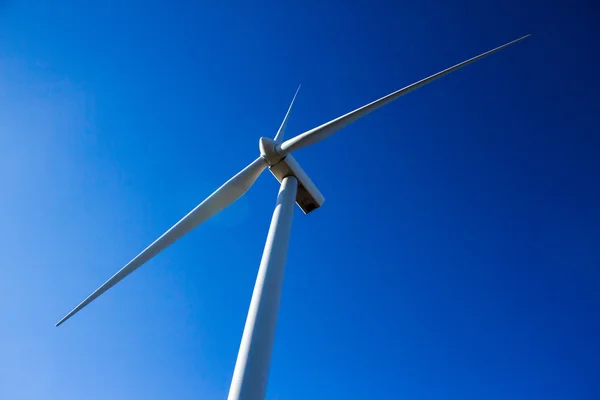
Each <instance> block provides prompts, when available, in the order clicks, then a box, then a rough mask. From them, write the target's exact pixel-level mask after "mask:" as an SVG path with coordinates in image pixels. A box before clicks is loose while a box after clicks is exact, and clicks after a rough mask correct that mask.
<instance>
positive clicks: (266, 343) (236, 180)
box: [56, 35, 530, 400]
mask: <svg viewBox="0 0 600 400" xmlns="http://www.w3.org/2000/svg"><path fill="white" fill-rule="evenodd" d="M529 36H530V35H526V36H523V37H521V38H519V39H516V40H513V41H512V42H509V43H506V44H504V45H502V46H500V47H497V48H495V49H492V50H490V51H487V52H485V53H483V54H480V55H478V56H476V57H473V58H471V59H469V60H466V61H463V62H461V63H460V64H457V65H455V66H453V67H450V68H447V69H445V70H443V71H441V72H438V73H437V74H434V75H431V76H429V77H427V78H425V79H422V80H420V81H418V82H415V83H413V84H412V85H409V86H406V87H404V88H402V89H399V90H397V91H395V92H393V93H390V94H388V95H387V96H384V97H382V98H380V99H378V100H375V101H373V102H371V103H369V104H367V105H365V106H363V107H360V108H358V109H356V110H354V111H352V112H349V113H348V114H345V115H342V116H341V117H338V118H336V119H334V120H331V121H329V122H327V123H325V124H323V125H321V126H318V127H316V128H314V129H311V130H309V131H306V132H304V133H302V134H300V135H298V136H295V137H293V138H291V139H288V140H286V141H284V140H283V138H284V134H285V128H286V125H287V121H288V118H289V116H290V112H291V110H292V106H293V104H294V100H295V99H296V96H297V95H298V90H299V89H300V88H299V87H298V90H296V94H295V95H294V98H293V99H292V102H291V104H290V106H289V108H288V110H287V113H286V115H285V117H284V119H283V122H282V124H281V126H280V128H279V130H278V131H277V134H276V135H275V138H274V139H268V138H265V137H261V138H260V140H259V149H260V156H259V157H258V158H257V159H256V160H254V161H252V162H251V163H250V164H249V165H248V166H247V167H246V168H244V169H243V170H241V171H240V172H239V173H238V174H237V175H235V176H234V177H233V178H231V179H230V180H228V181H227V182H225V183H224V184H223V185H222V186H221V187H220V188H218V189H217V190H216V191H215V192H214V193H213V194H211V195H210V196H208V197H207V198H206V199H205V200H204V201H203V202H202V203H200V204H199V205H198V206H197V207H196V208H194V209H193V210H192V211H190V212H189V213H188V214H187V215H186V216H185V217H183V218H182V219H181V220H180V221H179V222H177V223H176V224H175V225H173V227H171V228H170V229H169V230H168V231H166V232H165V233H164V234H163V235H162V236H160V237H159V238H158V239H156V240H155V241H154V243H152V244H151V245H150V246H148V247H147V248H146V249H144V250H143V251H142V252H141V253H140V254H138V255H137V256H136V257H135V258H134V259H133V260H131V261H130V262H129V263H128V264H127V265H125V266H124V267H123V268H121V269H120V270H119V271H118V272H117V273H116V274H114V275H113V276H112V277H111V278H110V279H109V280H108V281H106V282H105V283H104V284H103V285H102V286H100V287H99V288H98V289H96V290H95V291H94V292H93V293H92V294H91V295H89V296H88V297H87V298H86V299H85V300H83V301H82V302H81V303H80V304H79V305H78V306H77V307H75V308H74V309H73V310H72V311H71V312H69V313H68V314H67V315H66V316H65V317H64V318H62V319H61V320H60V321H58V323H57V324H56V326H59V325H61V324H62V323H63V322H65V321H66V320H68V319H69V318H71V317H72V316H73V315H74V314H75V313H77V312H78V311H80V310H81V309H82V308H84V307H85V306H87V305H88V304H89V303H91V302H92V301H94V300H95V299H96V298H97V297H98V296H100V295H101V294H103V293H104V292H106V291H107V290H108V289H110V288H111V287H113V286H114V285H116V284H117V283H119V282H120V281H121V280H122V279H123V278H125V277H126V276H127V275H129V274H131V273H132V272H133V271H135V270H136V269H137V268H139V267H141V266H142V265H143V264H144V263H146V262H147V261H148V260H150V259H151V258H153V257H154V256H156V255H157V254H158V253H160V252H161V251H163V250H164V249H166V248H167V247H169V246H170V245H171V244H173V243H174V242H175V241H177V240H178V239H180V238H181V237H182V236H184V235H185V234H187V233H188V232H190V231H191V230H192V229H194V228H196V227H197V226H198V225H200V224H201V223H203V222H204V221H206V220H207V219H209V218H211V217H212V216H214V215H215V214H217V213H218V212H220V211H221V210H223V209H224V208H225V207H227V206H229V205H231V204H232V203H233V202H235V201H236V200H237V199H239V198H240V197H241V196H242V195H243V194H244V193H245V192H246V191H247V190H248V189H249V188H250V187H251V186H252V184H253V183H254V182H255V181H256V179H257V178H258V177H259V176H260V174H261V173H262V172H263V171H264V170H265V169H266V168H268V169H269V170H270V171H271V173H272V174H273V175H274V176H275V178H277V180H278V181H279V182H280V183H281V187H280V189H279V195H278V197H277V204H276V206H275V211H274V213H273V217H272V219H271V225H270V227H269V233H268V235H267V241H266V243H265V248H264V252H263V255H262V259H261V262H260V267H259V270H258V276H257V278H256V283H255V286H254V292H253V294H252V300H251V302H250V308H249V310H248V316H247V318H246V325H245V327H244V333H243V335H242V341H241V344H240V348H239V352H238V357H237V361H236V364H235V369H234V372H233V378H232V381H231V386H230V389H229V396H228V399H229V400H259V399H264V397H265V394H266V390H267V381H268V376H269V366H270V362H271V352H272V350H273V341H274V338H275V326H276V323H277V314H278V311H279V300H280V298H281V288H282V284H283V273H284V268H285V261H286V256H287V249H288V244H289V239H290V231H291V227H292V215H293V211H294V203H296V204H297V205H298V207H300V209H301V210H302V211H303V212H304V213H305V214H308V213H310V212H312V211H314V210H315V209H317V208H319V207H320V206H321V205H322V204H323V202H324V201H325V199H324V197H323V195H322V194H321V192H320V191H319V190H318V189H317V187H316V186H315V184H314V183H313V182H312V181H311V180H310V178H309V177H308V175H306V173H305V172H304V170H302V168H301V167H300V164H298V162H297V161H296V160H295V159H294V157H293V156H292V154H291V153H292V152H294V151H296V150H298V149H300V148H302V147H306V146H310V145H313V144H315V143H318V142H320V141H321V140H323V139H325V138H326V137H328V136H330V135H332V134H333V133H335V132H337V131H339V130H340V129H342V128H344V127H345V126H347V125H349V124H351V123H352V122H354V121H356V120H358V119H359V118H362V117H364V116H365V115H367V114H369V113H371V112H373V111H375V110H376V109H378V108H380V107H382V106H384V105H385V104H388V103H390V102H392V101H394V100H396V99H397V98H399V97H400V96H403V95H405V94H407V93H409V92H411V91H413V90H415V89H417V88H420V87H421V86H424V85H426V84H428V83H429V82H432V81H433V80H435V79H437V78H441V77H442V76H444V75H446V74H449V73H450V72H453V71H456V70H457V69H459V68H462V67H464V66H466V65H468V64H470V63H472V62H474V61H477V60H479V59H481V58H483V57H486V56H488V55H490V54H492V53H495V52H496V51H498V50H500V49H503V48H505V47H507V46H510V45H512V44H514V43H517V42H519V41H521V40H523V39H525V38H527V37H529Z"/></svg>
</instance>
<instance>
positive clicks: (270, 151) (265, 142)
mask: <svg viewBox="0 0 600 400" xmlns="http://www.w3.org/2000/svg"><path fill="white" fill-rule="evenodd" d="M258 147H259V148H260V156H261V157H262V158H263V159H264V160H265V161H266V162H267V164H268V165H269V166H270V167H272V166H273V165H275V164H277V163H279V162H280V161H281V160H283V158H284V157H282V156H281V155H280V154H279V153H278V152H277V142H275V141H274V140H273V139H269V138H266V137H261V138H260V139H259V141H258Z"/></svg>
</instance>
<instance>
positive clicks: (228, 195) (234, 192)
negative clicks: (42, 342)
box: [56, 157, 267, 326]
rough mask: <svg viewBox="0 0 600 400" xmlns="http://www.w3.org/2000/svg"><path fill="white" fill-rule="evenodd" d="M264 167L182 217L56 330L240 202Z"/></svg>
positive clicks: (256, 165)
mask: <svg viewBox="0 0 600 400" xmlns="http://www.w3.org/2000/svg"><path fill="white" fill-rule="evenodd" d="M266 166H267V164H266V163H265V161H264V160H263V159H262V158H261V157H259V158H257V159H256V160H255V161H253V162H252V163H251V164H250V165H248V166H247V167H246V168H244V169H243V170H242V171H240V172H239V173H238V174H237V175H235V176H234V177H233V178H231V179H230V180H228V181H227V182H225V183H224V184H223V185H222V186H221V187H220V188H218V189H217V190H216V191H215V192H214V193H213V194H211V195H210V196H208V197H207V198H206V200H204V201H203V202H202V203H200V204H199V205H198V206H197V207H196V208H194V209H193V210H192V211H190V212H189V213H188V214H187V215H186V216H185V217H183V218H182V219H181V220H180V221H179V222H177V223H176V224H175V225H173V227H171V229H169V230H168V231H166V232H165V233H164V234H163V235H162V236H161V237H159V238H158V239H156V240H155V241H154V243H152V244H151V245H150V246H148V247H147V248H146V249H145V250H144V251H142V252H141V253H140V254H138V255H137V256H136V257H135V258H134V259H133V260H131V261H130V262H129V263H128V264H127V265H125V266H124V267H123V268H121V270H119V271H118V272H117V273H116V274H114V275H113V276H112V277H111V278H110V279H109V280H107V281H106V282H105V283H104V284H103V285H102V286H100V287H99V288H98V289H96V290H95V291H94V292H93V293H92V294H91V295H89V296H88V297H87V298H86V299H85V300H84V301H82V302H81V303H80V304H79V305H78V306H77V307H75V308H74V309H73V310H72V311H71V312H70V313H68V314H67V315H66V316H65V317H64V318H63V319H61V320H60V321H58V323H57V324H56V326H59V325H60V324H62V323H63V322H65V321H66V320H68V319H69V318H71V317H72V316H73V315H74V314H75V313H77V312H78V311H79V310H81V309H82V308H83V307H85V306H87V305H88V304H89V303H91V302H92V301H94V300H95V299H96V298H97V297H99V296H100V295H101V294H103V293H104V292H106V291H107V290H108V289H110V288H111V287H113V286H114V285H116V284H117V283H119V282H120V281H121V280H122V279H124V278H125V277H126V276H127V275H129V274H131V273H132V272H133V271H135V270H136V269H137V268H139V267H141V266H142V265H143V264H144V263H146V262H147V261H148V260H150V259H151V258H152V257H154V256H156V255H157V254H158V253H160V252H161V251H163V250H164V249H166V248H167V247H169V246H170V245H171V244H173V243H174V242H175V241H177V240H178V239H180V238H181V237H182V236H184V235H185V234H186V233H188V232H189V231H191V230H192V229H194V228H196V227H197V226H198V225H200V224H201V223H203V222H204V221H206V220H207V219H209V218H210V217H212V216H213V215H215V214H217V213H218V212H219V211H221V210H223V209H224V208H225V207H227V206H229V205H230V204H232V203H233V202H234V201H236V200H237V199H239V198H240V197H241V196H242V195H243V194H244V193H245V192H246V191H247V190H248V189H249V188H250V186H252V184H253V183H254V182H255V181H256V179H257V178H258V177H259V176H260V174H261V172H262V171H263V170H264V169H265V168H266Z"/></svg>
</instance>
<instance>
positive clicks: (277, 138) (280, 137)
mask: <svg viewBox="0 0 600 400" xmlns="http://www.w3.org/2000/svg"><path fill="white" fill-rule="evenodd" d="M300 86H302V85H299V86H298V89H296V94H294V98H292V102H291V103H290V106H289V108H288V110H287V113H285V117H284V118H283V122H282V123H281V126H280V127H279V130H278V131H277V134H276V135H275V139H274V140H275V143H281V142H283V135H284V134H285V128H286V126H287V120H288V118H289V117H290V112H291V111H292V106H293V105H294V100H296V96H298V92H299V91H300Z"/></svg>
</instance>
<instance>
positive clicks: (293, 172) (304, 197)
mask: <svg viewBox="0 0 600 400" xmlns="http://www.w3.org/2000/svg"><path fill="white" fill-rule="evenodd" d="M269 170H270V171H271V173H272V174H273V176H275V178H277V180H278V181H279V182H280V183H281V182H283V180H284V179H285V178H286V177H287V176H293V177H295V178H296V179H298V191H297V193H296V204H298V207H300V209H301V210H302V212H303V213H304V214H308V213H309V212H311V211H314V210H316V209H317V208H319V207H321V206H322V205H323V203H324V202H325V197H323V195H322V194H321V192H320V191H319V189H318V188H317V186H316V185H315V184H314V183H313V181H312V180H311V179H310V178H309V177H308V175H307V174H306V172H304V170H303V169H302V167H301V166H300V164H298V161H296V159H295V158H294V157H293V156H292V155H291V154H288V155H287V156H286V157H285V158H284V159H283V160H281V161H280V162H279V163H277V164H275V165H273V166H272V167H269Z"/></svg>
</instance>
